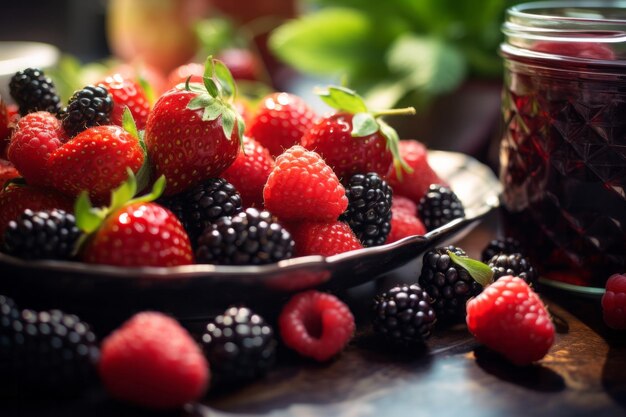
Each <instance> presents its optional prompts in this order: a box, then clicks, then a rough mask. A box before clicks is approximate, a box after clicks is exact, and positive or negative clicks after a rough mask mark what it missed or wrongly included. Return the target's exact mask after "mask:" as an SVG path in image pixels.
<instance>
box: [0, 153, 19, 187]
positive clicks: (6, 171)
mask: <svg viewBox="0 0 626 417" xmlns="http://www.w3.org/2000/svg"><path fill="white" fill-rule="evenodd" d="M19 176H20V173H19V172H18V171H17V169H15V167H14V166H13V164H12V163H11V162H9V161H7V160H5V159H0V188H2V187H4V184H5V183H6V182H7V181H8V180H12V179H13V178H17V177H19Z"/></svg>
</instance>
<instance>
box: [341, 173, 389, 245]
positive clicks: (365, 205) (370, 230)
mask: <svg viewBox="0 0 626 417" xmlns="http://www.w3.org/2000/svg"><path fill="white" fill-rule="evenodd" d="M346 196H347V197H348V202H349V203H348V209H347V210H346V211H345V213H343V214H342V215H341V217H340V218H339V219H340V220H342V221H345V222H346V223H348V224H349V225H350V228H351V229H352V231H353V232H354V234H355V235H356V236H357V237H358V238H359V240H360V241H361V243H362V244H363V246H365V247H370V246H378V245H382V244H383V243H385V240H386V239H387V236H388V235H389V231H390V230H391V197H392V191H391V187H390V186H389V185H388V184H387V182H386V181H385V180H383V179H382V178H381V177H380V175H378V174H377V173H375V172H370V173H369V174H366V175H363V174H356V175H353V176H352V177H351V178H350V181H349V182H348V185H347V187H346Z"/></svg>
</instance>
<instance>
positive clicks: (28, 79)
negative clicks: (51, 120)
mask: <svg viewBox="0 0 626 417" xmlns="http://www.w3.org/2000/svg"><path fill="white" fill-rule="evenodd" d="M9 90H10V94H11V97H13V100H15V103H17V105H18V106H19V110H20V115H22V116H25V115H26V114H28V113H32V112H36V111H47V112H50V113H52V114H58V113H59V111H60V110H61V100H60V98H59V95H58V94H57V92H56V88H55V87H54V83H53V82H52V80H51V79H50V78H49V77H46V75H45V74H44V73H43V71H42V70H40V69H37V68H26V69H25V70H23V71H18V72H17V73H15V75H14V76H13V77H12V78H11V81H10V82H9Z"/></svg>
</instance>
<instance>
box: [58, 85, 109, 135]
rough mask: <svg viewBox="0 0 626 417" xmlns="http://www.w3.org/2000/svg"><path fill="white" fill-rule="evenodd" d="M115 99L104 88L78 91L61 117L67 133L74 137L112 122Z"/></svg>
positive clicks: (93, 87) (89, 86)
mask: <svg viewBox="0 0 626 417" xmlns="http://www.w3.org/2000/svg"><path fill="white" fill-rule="evenodd" d="M113 105H114V103H113V98H112V96H111V94H109V92H108V91H107V89H106V88H105V87H103V86H93V85H88V86H86V87H84V88H83V89H82V90H78V91H76V92H75V93H74V94H73V95H72V97H70V100H69V102H68V104H67V108H66V109H65V110H64V111H63V114H62V115H61V120H62V122H63V128H64V129H65V132H66V133H67V134H68V135H69V136H71V137H73V136H76V135H77V134H79V133H80V132H82V131H83V130H85V129H87V128H89V127H93V126H101V125H107V124H109V123H110V122H111V112H112V111H113Z"/></svg>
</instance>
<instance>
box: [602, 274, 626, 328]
mask: <svg viewBox="0 0 626 417" xmlns="http://www.w3.org/2000/svg"><path fill="white" fill-rule="evenodd" d="M602 312H603V316H604V322H605V323H606V324H607V326H609V327H611V328H613V329H622V330H623V329H626V275H621V274H615V275H612V276H611V277H610V278H609V279H608V280H607V281H606V292H605V293H604V295H603V296H602Z"/></svg>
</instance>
